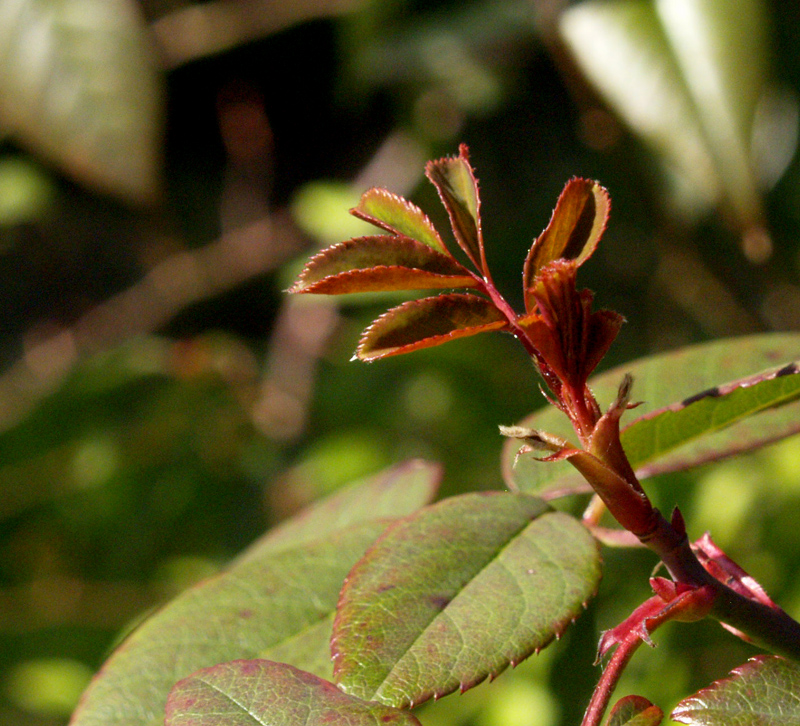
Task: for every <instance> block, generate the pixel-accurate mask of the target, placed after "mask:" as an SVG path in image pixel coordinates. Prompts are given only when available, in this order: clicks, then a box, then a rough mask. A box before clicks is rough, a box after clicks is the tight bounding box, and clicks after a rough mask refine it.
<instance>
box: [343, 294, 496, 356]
mask: <svg viewBox="0 0 800 726" xmlns="http://www.w3.org/2000/svg"><path fill="white" fill-rule="evenodd" d="M507 325H508V321H507V320H506V319H505V317H504V316H503V314H502V313H501V312H500V311H499V310H498V309H497V308H496V307H495V306H494V304H493V303H491V302H490V301H489V300H487V299H486V298H483V297H478V296H477V295H458V294H453V295H438V296H437V297H427V298H424V299H422V300H411V301H409V302H407V303H403V304H402V305H399V306H398V307H396V308H392V309H391V310H389V311H388V312H386V313H384V314H383V315H381V316H380V317H379V318H378V319H377V320H376V321H375V322H374V323H372V325H370V326H369V328H367V329H366V330H365V331H364V334H363V335H362V337H361V340H360V341H359V344H358V350H357V352H356V356H357V357H358V358H360V359H361V360H365V361H372V360H377V359H378V358H385V357H387V356H390V355H399V354H401V353H409V352H411V351H412V350H419V349H420V348H430V347H431V346H434V345H441V344H442V343H446V342H447V341H449V340H455V339H456V338H464V337H466V336H469V335H476V334H477V333H484V332H488V331H490V330H502V329H503V328H505V327H506V326H507Z"/></svg>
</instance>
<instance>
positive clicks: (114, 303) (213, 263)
mask: <svg viewBox="0 0 800 726" xmlns="http://www.w3.org/2000/svg"><path fill="white" fill-rule="evenodd" d="M304 246H305V240H304V238H303V237H302V236H301V234H300V232H299V231H298V230H297V228H296V227H295V226H294V223H293V222H292V220H291V218H290V217H289V215H288V214H278V215H273V216H271V217H269V218H266V217H265V218H263V219H261V220H259V221H256V222H254V223H252V224H249V225H247V226H244V227H240V228H237V229H234V230H231V231H230V232H228V233H227V234H225V235H223V236H222V237H221V238H220V239H219V240H218V241H216V242H213V243H210V244H208V245H206V246H204V247H202V248H201V249H198V250H196V251H185V252H180V253H178V254H176V255H174V256H172V257H170V258H168V259H166V260H165V261H163V262H161V263H160V264H158V265H156V266H155V267H154V268H153V269H152V270H150V271H149V272H148V273H147V274H146V275H145V276H144V277H143V278H142V280H141V281H140V282H138V283H136V284H135V285H133V286H132V287H130V288H128V289H127V290H125V291H124V292H122V293H120V294H119V295H116V296H115V297H112V298H111V299H110V300H108V301H106V302H104V303H102V304H101V305H99V306H98V307H96V308H94V309H93V310H91V311H89V312H88V313H87V314H86V315H84V316H83V317H82V318H80V319H79V320H78V321H77V322H76V323H75V324H74V325H73V326H72V327H70V328H66V329H64V330H61V331H59V332H57V333H55V334H52V335H49V336H48V337H46V338H45V339H43V340H37V341H34V342H29V343H28V344H27V345H26V346H25V353H24V355H23V357H22V359H21V360H19V361H18V362H17V363H15V364H14V365H13V366H11V368H10V369H9V370H8V371H6V372H5V373H4V374H3V375H2V376H0V431H2V430H4V429H6V428H8V427H9V426H11V425H13V424H14V423H15V422H17V421H18V420H19V419H20V418H21V417H22V416H23V415H24V414H25V413H26V412H27V411H28V410H29V409H30V407H31V406H33V405H34V404H35V403H36V402H37V401H38V400H40V398H41V397H42V396H44V395H45V394H46V393H47V392H49V391H50V390H52V389H53V388H54V387H55V386H56V385H57V384H58V383H59V382H60V380H61V379H62V377H63V376H64V375H65V374H66V373H67V372H68V371H69V369H70V367H71V366H72V365H73V364H74V363H75V362H76V361H77V360H78V359H80V358H81V357H83V356H85V355H89V354H92V353H96V352H99V351H101V350H104V349H107V348H109V347H111V346H113V345H115V344H117V343H120V342H122V341H123V340H126V339H127V338H130V337H132V336H135V335H140V334H142V333H149V332H153V331H155V330H158V329H159V328H160V327H162V326H163V325H164V324H165V323H167V322H168V321H169V320H170V319H172V318H173V317H174V316H175V315H176V314H177V313H178V312H179V311H181V310H182V309H184V308H186V307H187V306H188V305H191V304H193V303H196V302H199V301H201V300H204V299H206V298H209V297H213V296H214V295H218V294H220V293H222V292H224V291H226V290H230V289H232V288H234V287H235V286H236V285H239V284H241V283H242V282H244V281H245V280H248V279H251V278H253V277H256V276H258V275H263V274H265V273H267V272H269V271H270V270H273V269H275V268H276V267H278V266H280V265H281V264H282V263H283V262H285V261H286V260H287V259H289V258H290V257H291V256H292V255H294V254H296V253H297V252H298V251H299V250H300V249H302V248H303V247H304Z"/></svg>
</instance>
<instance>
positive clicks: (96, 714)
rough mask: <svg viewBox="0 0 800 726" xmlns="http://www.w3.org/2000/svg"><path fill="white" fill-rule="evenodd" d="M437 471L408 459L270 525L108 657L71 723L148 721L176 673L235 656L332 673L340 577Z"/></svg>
mask: <svg viewBox="0 0 800 726" xmlns="http://www.w3.org/2000/svg"><path fill="white" fill-rule="evenodd" d="M440 474H441V471H440V468H439V467H438V466H436V465H432V464H427V463H424V462H421V461H409V462H406V463H405V464H401V465H399V466H397V467H394V468H392V469H390V470H388V471H386V472H382V473H381V474H378V475H376V476H374V477H371V478H369V479H367V480H364V481H362V482H357V483H355V484H353V485H352V486H350V487H348V488H346V489H344V490H342V491H340V492H337V493H336V494H334V495H332V496H330V497H328V498H327V499H325V500H323V501H321V502H319V503H317V504H315V505H312V507H310V508H309V509H308V510H306V511H304V512H302V513H301V514H299V515H298V516H297V517H296V518H294V519H292V520H289V521H288V522H286V523H284V524H283V525H281V526H279V527H278V528H277V529H276V530H274V531H273V532H269V533H268V534H267V535H266V536H265V537H264V538H262V539H261V540H260V541H258V542H256V543H255V544H254V545H253V546H252V547H251V548H250V549H249V550H248V551H246V552H245V553H244V554H243V555H242V556H241V557H240V558H239V559H238V560H237V562H236V563H235V564H234V565H233V566H232V567H231V568H230V569H229V570H228V571H227V572H225V573H223V574H222V575H220V576H219V577H217V578H215V579H212V580H209V581H207V582H205V583H201V584H200V585H198V586H197V587H195V588H193V589H191V590H189V591H187V592H185V593H183V594H182V595H181V596H179V597H178V598H176V599H175V600H174V601H173V602H172V603H170V604H169V605H168V606H166V607H165V608H164V609H163V610H161V611H160V612H158V613H157V614H156V615H155V616H153V617H151V618H150V619H149V620H147V621H146V622H145V623H144V624H143V625H142V626H141V627H140V628H139V629H138V630H136V631H135V632H134V633H133V635H131V637H130V638H128V640H127V641H125V643H123V645H122V646H121V647H120V648H119V649H118V650H117V651H116V652H115V653H114V654H113V655H112V656H111V658H110V659H109V661H108V662H107V663H106V664H105V666H104V667H103V670H102V671H101V672H100V674H98V675H97V676H96V677H95V679H94V681H93V682H92V685H91V686H90V687H89V689H88V690H87V692H86V694H85V695H84V697H83V700H82V702H81V706H80V708H79V710H78V711H77V712H76V714H75V717H74V719H73V723H72V726H101V725H102V726H109V725H114V726H145V725H147V726H151V725H152V726H154V725H155V724H156V723H161V718H162V717H163V708H164V703H165V701H166V697H167V693H168V692H169V689H170V688H171V687H172V685H173V684H174V683H175V682H176V681H177V680H178V679H180V678H183V677H185V676H188V675H189V674H191V673H192V672H194V671H196V670H198V669H200V668H204V667H206V666H211V665H214V664H216V663H220V662H224V661H228V660H232V659H235V658H242V657H251V658H255V657H267V658H271V659H273V660H281V661H285V662H289V663H292V664H294V665H296V666H299V667H302V668H304V669H306V670H310V671H313V672H315V673H317V674H320V675H329V674H330V673H331V663H330V651H329V640H330V633H331V627H332V621H333V613H334V610H335V607H336V602H337V599H338V595H339V590H340V588H341V584H342V581H343V580H344V577H345V575H346V574H347V572H348V570H349V569H350V568H351V567H352V565H353V564H354V563H355V561H356V560H357V559H358V558H359V557H360V556H361V555H362V554H363V552H364V550H365V549H366V547H367V545H369V544H370V543H371V542H372V540H374V539H375V537H376V536H377V535H378V534H380V532H381V531H382V530H383V528H384V527H385V524H386V521H387V520H388V518H389V517H397V516H402V515H404V514H408V513H410V512H412V511H414V510H415V509H417V508H418V507H420V506H422V505H423V504H425V503H426V502H428V501H430V499H431V498H432V496H433V494H434V493H435V489H436V486H437V484H438V480H439V477H440Z"/></svg>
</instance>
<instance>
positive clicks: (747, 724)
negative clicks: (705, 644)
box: [671, 655, 800, 726]
mask: <svg viewBox="0 0 800 726" xmlns="http://www.w3.org/2000/svg"><path fill="white" fill-rule="evenodd" d="M798 693H800V665H798V664H797V663H792V662H791V661H788V660H785V659H783V658H779V657H777V656H766V655H761V656H756V657H755V658H752V659H751V660H749V661H747V663H745V664H744V665H741V666H739V667H738V668H735V669H734V670H733V671H731V674H730V676H729V677H728V678H724V679H723V680H721V681H717V682H716V683H714V684H712V685H711V686H709V687H708V688H704V689H703V690H702V691H699V692H698V693H695V695H694V696H691V697H689V698H687V699H685V700H683V701H681V702H680V703H679V704H678V705H677V706H676V707H675V710H674V711H673V712H672V714H671V717H672V719H673V720H674V721H679V722H680V723H686V724H692V725H693V726H730V725H731V724H737V726H764V725H765V724H786V726H789V725H790V724H797V723H800V697H798Z"/></svg>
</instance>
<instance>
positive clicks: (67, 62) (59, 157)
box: [0, 0, 162, 202]
mask: <svg viewBox="0 0 800 726" xmlns="http://www.w3.org/2000/svg"><path fill="white" fill-rule="evenodd" d="M140 12H141V11H140V8H139V6H138V4H137V3H135V2H133V1H132V0H61V1H60V2H55V3H54V2H49V0H22V1H20V0H8V1H6V2H2V3H0V128H2V130H3V131H5V132H7V133H9V134H11V135H12V136H13V137H14V138H16V139H18V140H19V141H20V142H21V143H22V144H24V145H25V146H27V147H28V148H30V149H31V151H33V152H34V153H36V154H39V155H41V156H43V157H45V158H47V159H49V160H50V161H52V162H53V163H55V164H57V165H58V166H59V167H60V168H61V169H62V170H63V171H64V172H65V173H66V174H68V175H70V176H72V177H73V178H75V179H77V180H78V181H79V182H82V183H84V184H88V185H90V186H93V187H96V188H99V189H101V190H104V191H108V192H112V193H114V194H118V195H121V196H123V197H125V198H128V199H131V200H133V201H137V202H138V201H144V200H149V199H152V198H153V196H154V195H155V193H156V191H157V186H158V174H159V163H160V162H159V155H160V152H159V147H160V137H161V130H160V125H161V123H160V122H161V118H160V115H161V104H162V99H161V78H160V71H159V69H158V65H157V63H158V61H157V56H156V53H155V52H154V50H153V46H152V40H151V38H150V36H149V34H148V31H147V28H146V26H145V23H144V19H143V18H142V17H141V14H140Z"/></svg>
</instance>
